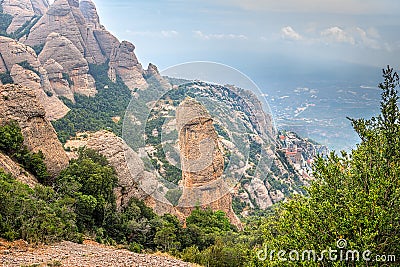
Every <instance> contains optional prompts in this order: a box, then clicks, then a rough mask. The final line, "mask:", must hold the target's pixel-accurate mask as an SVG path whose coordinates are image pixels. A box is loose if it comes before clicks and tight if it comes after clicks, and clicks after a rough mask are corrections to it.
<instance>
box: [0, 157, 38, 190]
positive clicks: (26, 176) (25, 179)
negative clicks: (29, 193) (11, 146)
mask: <svg viewBox="0 0 400 267" xmlns="http://www.w3.org/2000/svg"><path fill="white" fill-rule="evenodd" d="M0 169H2V170H3V171H4V172H5V173H10V174H11V175H12V176H13V177H14V178H15V179H17V180H18V181H20V182H22V183H24V184H27V185H28V186H29V187H31V188H33V187H35V185H37V184H38V181H37V179H36V178H35V177H34V176H33V175H31V174H30V173H28V172H26V170H25V169H23V168H22V167H21V166H20V165H19V164H18V163H16V162H15V161H13V160H12V159H11V158H10V157H8V156H7V155H4V154H2V153H0Z"/></svg>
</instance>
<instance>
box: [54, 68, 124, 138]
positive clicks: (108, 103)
mask: <svg viewBox="0 0 400 267" xmlns="http://www.w3.org/2000/svg"><path fill="white" fill-rule="evenodd" d="M107 70H108V64H107V63H105V64H103V65H90V74H91V75H92V76H93V77H94V78H95V80H96V89H97V91H98V93H97V94H96V96H94V97H87V96H83V95H78V94H75V103H72V102H71V101H70V100H68V99H65V98H64V99H63V101H64V103H65V104H66V105H67V106H68V107H69V108H70V109H71V111H70V112H69V113H68V114H67V115H66V116H65V117H64V118H62V119H60V120H58V121H55V122H53V126H54V128H55V129H56V131H57V133H58V137H59V139H60V140H61V142H63V143H64V142H66V141H67V140H68V139H69V138H70V137H73V136H75V134H76V133H77V132H84V131H99V130H103V129H108V130H111V131H113V132H114V133H115V134H117V135H118V136H121V134H122V121H120V122H118V123H115V122H114V121H113V120H112V118H113V117H117V116H118V117H121V118H123V117H124V114H125V110H126V108H127V106H128V104H129V102H130V100H131V97H132V96H131V92H130V90H129V89H128V87H127V86H126V85H125V84H124V83H123V81H122V80H121V79H120V78H119V77H118V78H117V81H116V83H113V82H112V81H111V80H110V79H109V78H108V75H107ZM63 77H64V78H65V79H66V80H67V81H68V83H69V84H70V85H71V84H73V83H72V81H71V79H70V78H69V76H68V75H65V74H63Z"/></svg>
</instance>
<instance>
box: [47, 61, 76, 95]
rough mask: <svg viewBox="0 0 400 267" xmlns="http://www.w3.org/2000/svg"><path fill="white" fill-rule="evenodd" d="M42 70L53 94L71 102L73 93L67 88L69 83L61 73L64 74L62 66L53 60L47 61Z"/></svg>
mask: <svg viewBox="0 0 400 267" xmlns="http://www.w3.org/2000/svg"><path fill="white" fill-rule="evenodd" d="M43 68H44V69H46V71H47V75H48V78H49V81H50V84H51V87H52V88H53V90H54V92H55V94H56V95H57V96H63V97H66V98H68V99H70V100H71V101H74V93H73V92H72V90H71V88H70V87H69V86H70V85H69V83H68V81H67V80H66V79H64V76H63V73H66V70H64V68H63V66H61V64H59V63H58V62H57V61H55V60H54V59H52V58H51V59H48V60H47V61H46V62H44V63H43Z"/></svg>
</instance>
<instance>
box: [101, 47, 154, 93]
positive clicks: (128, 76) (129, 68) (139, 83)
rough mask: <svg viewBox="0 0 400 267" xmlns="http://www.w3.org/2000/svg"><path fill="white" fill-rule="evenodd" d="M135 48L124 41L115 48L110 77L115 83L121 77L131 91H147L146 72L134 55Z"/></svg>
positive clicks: (112, 54)
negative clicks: (136, 89)
mask: <svg viewBox="0 0 400 267" xmlns="http://www.w3.org/2000/svg"><path fill="white" fill-rule="evenodd" d="M134 51H135V46H134V45H133V44H131V43H129V42H127V41H123V42H122V43H121V44H120V45H119V46H116V47H114V49H113V51H112V52H111V56H110V69H109V71H108V76H109V77H110V79H111V80H112V81H115V80H116V78H117V75H119V76H120V77H121V78H122V80H123V81H124V83H125V84H126V85H127V86H128V88H129V89H131V90H133V89H135V88H138V89H146V88H147V87H148V84H147V82H146V80H145V79H144V77H143V75H144V70H143V68H142V65H141V64H140V63H139V61H138V60H137V58H136V55H135V53H134Z"/></svg>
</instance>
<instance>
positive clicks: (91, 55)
mask: <svg viewBox="0 0 400 267" xmlns="http://www.w3.org/2000/svg"><path fill="white" fill-rule="evenodd" d="M52 32H57V33H59V34H61V35H62V36H64V37H66V38H67V39H69V40H70V41H71V42H72V43H73V44H74V45H75V46H76V48H77V49H78V50H79V52H80V53H81V54H82V55H83V56H84V57H85V58H86V59H87V60H88V61H89V62H90V63H99V64H100V63H103V62H105V58H104V56H103V55H101V53H98V51H100V49H99V47H98V45H95V46H91V45H88V43H87V42H88V41H89V42H90V43H91V44H97V43H96V42H95V41H94V40H91V38H92V37H93V36H92V35H90V34H89V35H88V34H87V26H86V21H85V18H84V17H83V15H82V13H81V11H80V9H79V1H77V0H56V1H55V2H54V3H53V4H52V5H51V6H50V8H49V9H48V10H47V12H46V13H45V14H44V15H43V17H42V18H41V19H40V20H39V21H38V22H37V23H36V24H35V26H33V28H32V29H31V31H30V33H29V35H28V37H27V40H26V41H25V42H26V44H28V45H30V46H34V45H41V44H44V43H45V42H46V38H47V36H48V35H49V34H51V33H52Z"/></svg>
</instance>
